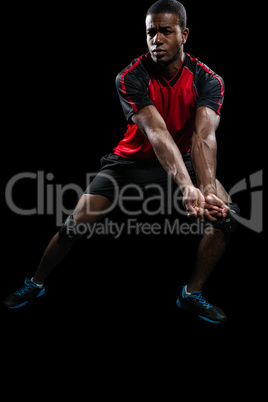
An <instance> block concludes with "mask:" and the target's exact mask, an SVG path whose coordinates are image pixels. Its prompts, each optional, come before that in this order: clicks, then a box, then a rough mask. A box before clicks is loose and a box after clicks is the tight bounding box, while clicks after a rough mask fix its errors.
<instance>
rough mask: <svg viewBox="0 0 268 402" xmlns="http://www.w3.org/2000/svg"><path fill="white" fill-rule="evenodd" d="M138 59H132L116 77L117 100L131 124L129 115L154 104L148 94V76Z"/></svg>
mask: <svg viewBox="0 0 268 402" xmlns="http://www.w3.org/2000/svg"><path fill="white" fill-rule="evenodd" d="M140 59H141V58H139V59H136V60H134V61H133V63H131V64H130V65H129V66H128V67H127V68H126V69H124V70H123V71H121V73H119V74H118V75H117V77H116V88H117V92H118V95H119V100H120V103H121V106H122V108H123V112H124V115H125V117H126V119H127V122H128V123H129V124H133V123H132V121H131V117H132V116H133V114H134V113H136V112H138V111H139V110H141V109H143V108H144V107H145V106H149V105H153V104H154V103H153V101H152V100H151V99H150V98H149V96H148V86H149V82H150V77H149V74H148V72H147V70H146V68H145V67H144V66H143V65H142V61H141V60H140Z"/></svg>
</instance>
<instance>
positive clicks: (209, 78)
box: [196, 65, 224, 115]
mask: <svg viewBox="0 0 268 402" xmlns="http://www.w3.org/2000/svg"><path fill="white" fill-rule="evenodd" d="M196 89H197V103H196V107H197V108H198V107H200V106H207V107H209V108H210V109H212V110H214V111H215V112H216V113H217V114H219V115H220V110H221V107H222V104H223V99H224V81H223V79H222V78H221V77H220V76H219V75H217V74H215V73H214V72H213V71H212V70H210V69H209V68H208V67H207V66H205V65H202V67H200V71H199V74H198V79H197V83H196Z"/></svg>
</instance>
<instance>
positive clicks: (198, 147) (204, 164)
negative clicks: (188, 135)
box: [191, 106, 228, 218]
mask: <svg viewBox="0 0 268 402" xmlns="http://www.w3.org/2000/svg"><path fill="white" fill-rule="evenodd" d="M219 123H220V117H219V116H218V115H217V113H216V112H214V110H212V109H210V108H208V107H205V106H202V107H199V108H197V109H196V118H195V126H194V132H193V137H192V146H191V158H192V163H193V167H194V171H195V174H196V179H197V187H198V188H199V189H200V190H201V192H202V193H203V195H204V196H205V199H206V202H207V204H208V205H207V208H208V209H209V210H210V216H211V215H213V208H214V209H215V214H216V210H217V208H219V213H218V214H217V216H218V217H219V216H221V217H222V218H225V217H226V215H227V211H228V207H227V206H226V205H225V203H224V202H223V201H222V200H221V199H220V198H219V197H218V196H217V185H216V168H217V140H216V130H217V128H218V126H219ZM210 205H211V207H210ZM216 207H217V208H216Z"/></svg>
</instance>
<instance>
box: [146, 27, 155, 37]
mask: <svg viewBox="0 0 268 402" xmlns="http://www.w3.org/2000/svg"><path fill="white" fill-rule="evenodd" d="M155 34H156V31H155V30H154V29H150V30H149V31H147V35H148V36H150V37H151V38H153V37H154V36H155Z"/></svg>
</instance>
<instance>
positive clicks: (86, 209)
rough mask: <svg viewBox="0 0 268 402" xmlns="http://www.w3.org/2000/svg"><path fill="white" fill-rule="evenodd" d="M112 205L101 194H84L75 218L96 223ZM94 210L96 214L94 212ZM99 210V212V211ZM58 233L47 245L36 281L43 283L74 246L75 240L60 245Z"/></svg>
mask: <svg viewBox="0 0 268 402" xmlns="http://www.w3.org/2000/svg"><path fill="white" fill-rule="evenodd" d="M109 205H110V201H109V200H108V198H106V197H103V196H101V195H89V194H84V195H83V196H82V197H81V199H80V200H79V202H78V204H77V206H76V208H75V210H74V213H73V219H74V220H75V222H76V223H77V224H79V223H94V222H95V221H97V220H98V219H100V218H101V217H102V216H103V211H105V209H107V208H108V207H109ZM93 212H94V214H92V213H93ZM97 212H99V213H97ZM58 237H59V235H58V233H56V234H55V236H54V237H53V238H52V240H51V241H50V243H49V245H48V246H47V248H46V250H45V252H44V255H43V257H42V259H41V262H40V264H39V266H38V268H37V271H36V273H35V275H34V277H33V280H34V282H36V283H37V284H42V283H43V282H44V280H45V279H46V277H47V276H48V275H49V273H50V272H51V271H52V269H53V268H54V267H55V266H56V265H58V264H59V263H60V262H61V261H62V260H63V259H64V257H65V256H66V255H67V254H68V252H69V251H70V249H71V248H72V245H73V242H70V243H68V244H64V245H61V246H59V244H58Z"/></svg>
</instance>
